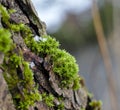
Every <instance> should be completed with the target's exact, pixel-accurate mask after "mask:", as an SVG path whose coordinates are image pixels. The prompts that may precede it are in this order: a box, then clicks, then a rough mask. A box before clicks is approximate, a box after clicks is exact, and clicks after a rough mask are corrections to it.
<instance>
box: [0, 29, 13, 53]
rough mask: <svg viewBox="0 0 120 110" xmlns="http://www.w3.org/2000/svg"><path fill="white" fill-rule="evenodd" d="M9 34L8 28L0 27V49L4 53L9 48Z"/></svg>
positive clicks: (10, 41)
mask: <svg viewBox="0 0 120 110" xmlns="http://www.w3.org/2000/svg"><path fill="white" fill-rule="evenodd" d="M10 37H11V34H10V32H9V31H8V30H6V29H4V28H1V29H0V51H1V52H3V53H6V52H8V51H9V50H10V48H11V43H12V40H11V38H10Z"/></svg>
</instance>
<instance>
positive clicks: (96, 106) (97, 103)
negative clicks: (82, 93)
mask: <svg viewBox="0 0 120 110" xmlns="http://www.w3.org/2000/svg"><path fill="white" fill-rule="evenodd" d="M89 106H90V107H92V108H93V110H101V106H102V102H101V101H96V100H93V101H92V102H90V103H89Z"/></svg>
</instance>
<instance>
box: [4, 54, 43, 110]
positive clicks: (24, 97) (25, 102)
mask: <svg viewBox="0 0 120 110" xmlns="http://www.w3.org/2000/svg"><path fill="white" fill-rule="evenodd" d="M14 65H16V67H14ZM20 65H22V66H23V67H24V70H23V73H21V74H23V79H20V78H19V77H18V76H17V73H16V69H17V68H18V67H19V66H20ZM5 66H6V67H5V68H6V74H5V79H6V81H7V83H8V86H9V89H10V91H11V92H12V90H13V91H14V92H15V93H13V94H12V95H13V99H14V102H15V104H16V105H17V106H16V107H17V108H19V109H20V110H27V109H28V108H29V107H30V106H32V105H34V103H35V102H36V101H40V100H41V95H40V94H39V92H38V90H37V88H36V87H35V83H34V77H33V72H32V71H31V69H30V68H29V63H28V62H26V61H24V60H23V59H22V57H21V56H18V55H16V54H13V55H10V58H9V64H8V65H5ZM8 73H9V74H8ZM15 88H21V89H20V90H19V91H15Z"/></svg>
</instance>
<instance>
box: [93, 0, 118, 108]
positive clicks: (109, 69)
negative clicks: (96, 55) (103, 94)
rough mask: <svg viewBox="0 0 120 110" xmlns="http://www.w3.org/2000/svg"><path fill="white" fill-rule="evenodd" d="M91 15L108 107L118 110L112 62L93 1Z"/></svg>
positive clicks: (96, 7)
mask: <svg viewBox="0 0 120 110" xmlns="http://www.w3.org/2000/svg"><path fill="white" fill-rule="evenodd" d="M92 15H93V22H94V27H95V31H96V34H97V39H98V44H99V47H100V51H101V55H102V57H103V61H104V66H105V69H106V76H107V81H108V88H109V94H110V101H111V102H110V105H111V109H112V110H118V104H117V97H116V88H115V83H114V78H113V74H112V62H111V58H110V55H109V51H108V47H107V42H106V39H105V35H104V32H103V28H102V23H101V19H100V14H99V9H98V6H97V3H96V1H95V0H93V6H92Z"/></svg>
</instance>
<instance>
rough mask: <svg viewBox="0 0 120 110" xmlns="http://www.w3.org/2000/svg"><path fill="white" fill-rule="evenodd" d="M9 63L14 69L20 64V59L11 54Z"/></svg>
mask: <svg viewBox="0 0 120 110" xmlns="http://www.w3.org/2000/svg"><path fill="white" fill-rule="evenodd" d="M10 61H11V62H12V63H13V64H14V65H15V66H16V68H17V67H18V66H19V65H20V64H21V63H22V58H21V57H20V56H17V55H16V54H13V55H11V56H10Z"/></svg>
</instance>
